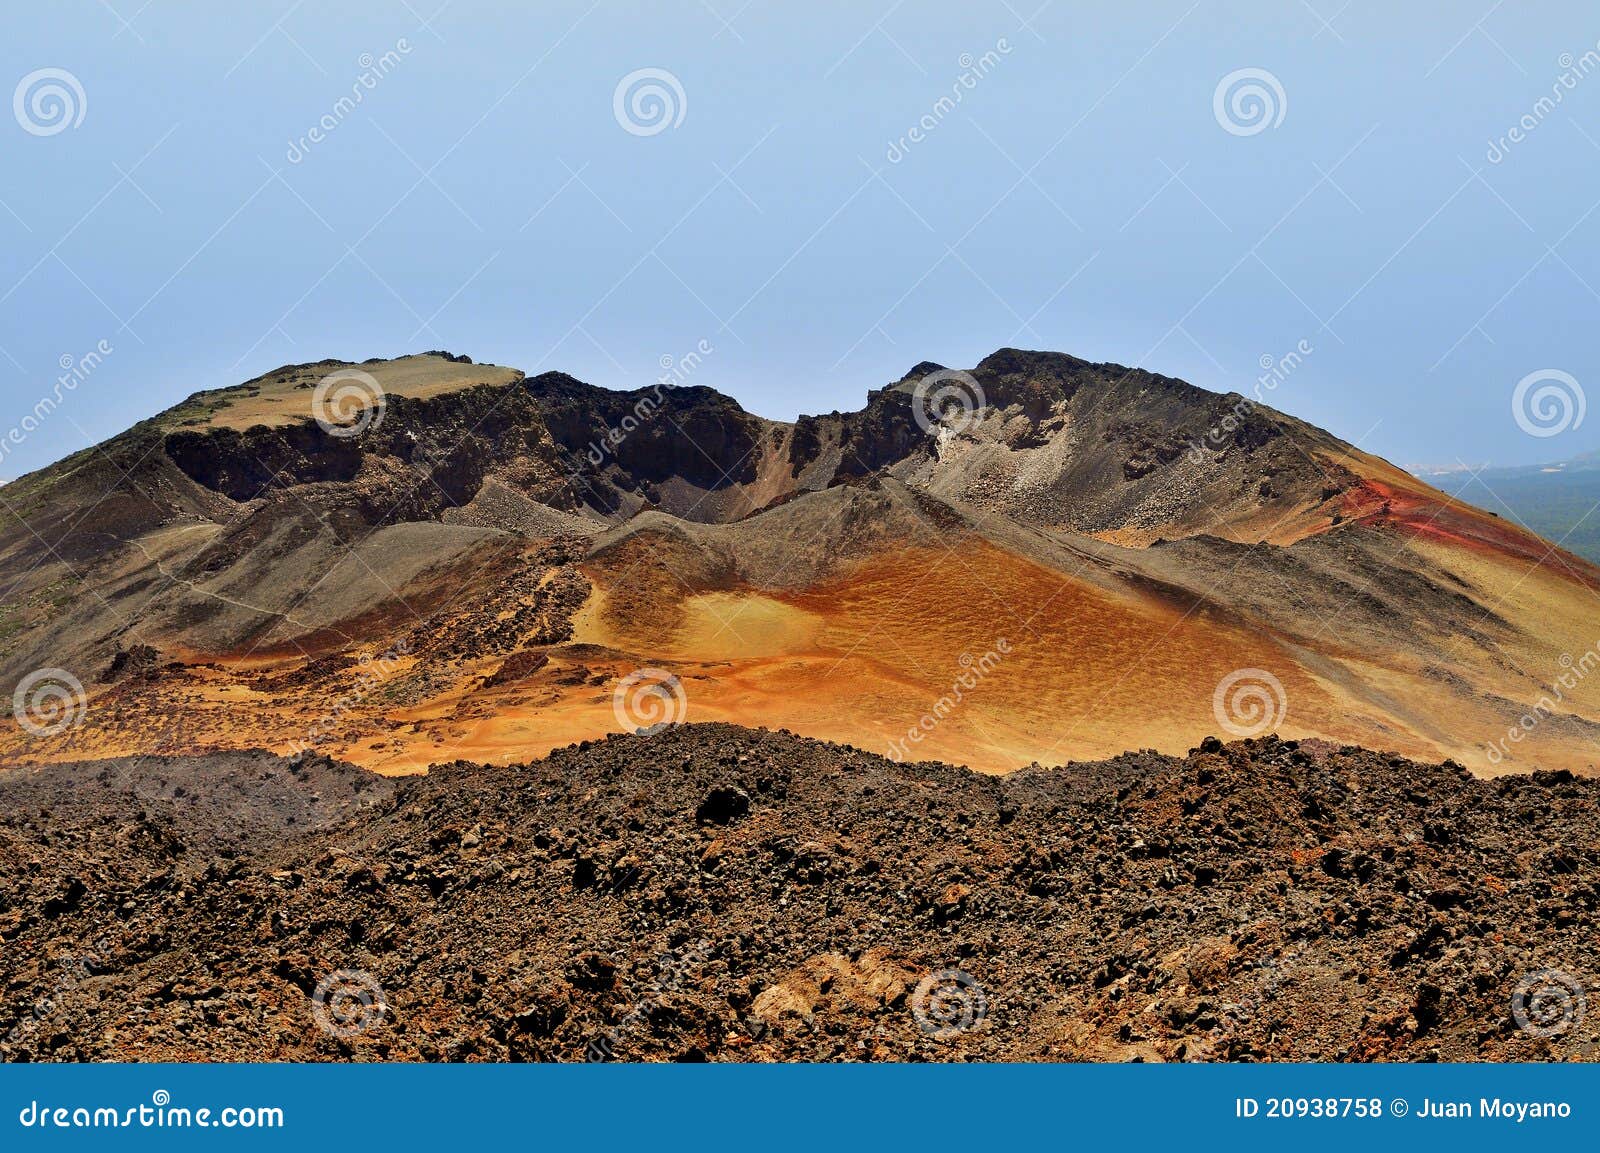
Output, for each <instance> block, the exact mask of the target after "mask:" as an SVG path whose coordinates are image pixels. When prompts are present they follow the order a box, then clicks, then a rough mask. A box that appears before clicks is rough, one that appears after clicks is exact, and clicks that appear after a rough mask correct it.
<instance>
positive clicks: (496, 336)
mask: <svg viewBox="0 0 1600 1153" xmlns="http://www.w3.org/2000/svg"><path fill="white" fill-rule="evenodd" d="M435 7H436V5H434V4H431V3H430V4H429V5H427V6H426V8H427V9H428V10H426V11H425V10H423V8H422V7H420V6H416V5H411V4H408V3H401V2H399V0H394V2H392V3H391V2H383V3H362V4H354V5H348V6H341V10H340V11H337V12H330V11H312V10H310V9H308V8H306V7H304V6H302V4H300V3H295V2H293V0H282V2H279V3H271V4H264V5H253V6H248V7H246V8H242V9H237V10H230V11H226V12H223V11H216V10H212V9H211V8H210V7H209V6H207V5H203V4H200V3H196V2H192V0H153V2H152V3H150V4H147V5H145V6H144V7H143V8H138V7H137V6H136V5H131V4H130V5H117V6H115V7H111V6H107V5H102V4H100V3H99V2H98V0H83V2H81V3H70V4H66V5H61V6H58V7H56V8H53V9H51V10H50V11H45V10H28V11H24V12H18V13H15V14H13V15H12V18H11V25H12V29H13V34H12V36H11V37H10V38H9V40H8V43H7V44H6V45H5V46H4V47H3V48H0V60H3V62H4V65H5V67H4V69H3V71H0V79H3V80H4V81H5V82H6V83H7V84H8V85H11V86H13V89H14V100H13V113H14V115H13V116H12V117H11V118H9V119H7V120H6V121H5V122H4V124H3V127H0V132H3V133H4V136H5V145H6V148H7V150H8V153H9V155H10V157H11V159H12V163H10V164H8V165H7V166H6V169H5V171H4V172H3V173H0V236H3V237H4V248H3V250H0V261H3V265H0V279H3V281H4V285H3V287H0V293H3V296H0V437H3V436H4V435H5V430H7V429H11V428H13V427H15V426H16V425H17V424H18V422H19V420H21V419H22V417H23V416H24V415H25V414H28V413H30V412H32V411H34V409H35V407H36V405H37V403H38V402H39V400H40V398H41V397H43V396H46V395H48V394H50V392H51V391H52V389H54V388H55V387H57V386H56V380H57V377H58V376H60V375H61V374H62V373H63V371H64V369H63V367H62V366H63V365H67V364H69V363H70V364H72V365H78V364H81V363H82V362H83V359H84V357H85V356H86V354H88V353H90V352H91V351H92V350H94V349H96V348H97V347H98V346H100V343H101V342H105V345H106V346H108V347H109V348H110V349H111V350H112V351H111V352H109V353H108V354H106V355H104V356H102V357H100V358H99V359H100V363H99V364H97V365H96V366H95V367H94V370H93V372H92V373H90V374H87V375H86V376H85V377H84V378H83V379H82V380H81V381H75V382H74V386H73V387H72V388H71V389H70V391H69V395H68V396H67V397H66V399H65V401H64V402H63V403H61V404H60V406H59V408H57V409H55V410H54V411H53V412H52V413H51V414H50V416H49V419H48V421H47V422H45V423H44V424H43V425H42V426H41V427H40V428H38V429H37V430H36V431H32V432H30V433H29V434H28V435H26V436H25V437H23V438H22V439H21V442H20V443H13V444H11V445H9V446H8V448H9V450H8V452H7V453H6V455H5V456H4V458H3V459H0V478H5V479H11V478H15V477H16V476H19V475H21V474H23V473H26V472H29V471H32V470H34V469H37V468H39V467H42V466H44V465H47V464H49V463H51V462H53V461H55V460H57V459H60V458H61V457H63V456H65V455H67V454H68V453H70V452H72V451H75V450H77V449H79V448H81V447H84V446H85V445H87V444H90V443H95V442H98V441H101V440H103V439H105V438H106V437H108V436H111V435H114V434H115V433H117V432H118V431H120V430H122V429H124V428H126V427H127V426H129V425H131V424H132V423H134V422H135V421H137V420H139V419H141V418H143V417H146V416H149V415H151V414H153V413H155V412H157V411H159V410H161V409H164V408H167V407H170V406H171V405H172V404H174V403H176V402H178V401H179V400H181V399H182V398H183V397H185V396H187V395H189V394H191V393H193V392H196V391H199V390H202V389H210V388H219V387H223V386H226V385H230V384H236V383H239V382H241V381H244V380H246V379H249V378H251V377H254V376H256V375H258V374H260V373H262V372H265V371H268V370H270V369H272V368H274V367H277V366H279V365H282V364H285V363H299V362H306V361H312V360H317V359H320V358H323V357H328V356H337V357H342V358H350V359H356V360H360V359H365V358H367V357H372V356H383V357H392V356H397V355H403V354H406V353H410V352H415V351H420V350H423V349H428V348H443V349H449V350H450V351H453V352H457V353H464V354H466V355H469V356H472V357H473V358H474V359H476V360H483V361H491V362H494V363H498V364H505V365H510V366H514V367H517V368H521V369H524V370H525V371H527V372H528V373H530V375H531V374H535V373H538V372H541V371H546V370H551V369H557V370H560V371H564V372H568V373H570V374H572V375H573V376H575V377H578V378H579V379H582V380H586V381H589V382H591V383H595V384H600V385H605V386H607V387H617V388H631V387H639V386H640V385H643V384H646V383H648V382H649V381H651V380H653V379H654V378H655V377H656V375H657V374H658V373H659V371H660V370H659V363H660V361H661V358H663V357H675V356H681V355H682V354H683V353H684V352H686V351H687V350H689V349H691V348H694V347H696V346H697V344H698V342H700V341H707V342H709V343H710V344H711V345H712V346H713V347H714V350H715V351H714V353H713V354H712V355H709V356H707V357H706V358H705V360H704V363H703V365H702V366H701V367H700V368H699V369H698V370H697V372H696V375H695V377H694V379H693V380H692V383H696V384H707V385H711V386H713V387H716V388H718V389H719V390H720V391H722V392H724V393H727V394H728V395H730V396H733V397H734V398H735V399H737V400H738V401H739V402H740V403H741V404H742V405H743V406H744V407H745V408H747V409H748V410H750V411H752V412H756V413H759V414H761V415H763V416H769V417H773V418H777V419H792V418H793V417H794V416H795V415H797V414H799V413H801V412H827V411H831V410H835V409H851V408H856V407H859V405H860V404H861V402H862V399H863V398H864V396H865V393H866V391H867V390H868V389H869V388H877V387H881V386H882V385H883V384H886V383H888V382H890V381H893V380H895V379H898V378H899V377H900V375H901V374H902V373H904V372H905V371H906V369H907V368H909V367H910V366H911V365H913V364H916V363H917V362H919V361H922V360H933V361H938V362H940V363H943V364H948V365H952V366H970V365H972V364H974V363H976V362H977V361H978V360H980V359H981V358H982V357H983V356H985V355H987V354H988V353H990V352H992V351H994V350H995V349H997V348H1000V347H1007V346H1015V347H1024V348H1032V349H1047V350H1051V351H1059V352H1065V353H1069V354H1071V355H1074V356H1078V357H1082V358H1084V359H1087V360H1091V361H1097V362H1113V363H1119V364H1128V365H1136V366H1138V367H1142V368H1146V369H1148V370H1150V371H1152V372H1158V373H1162V374H1164V375H1168V376H1174V377H1178V378H1181V379H1184V380H1187V381H1190V382H1192V383H1194V384H1196V385H1199V386H1201V387H1204V388H1209V389H1213V390H1215V391H1219V392H1226V391H1230V390H1231V391H1238V392H1241V393H1244V394H1246V395H1249V394H1250V393H1251V391H1252V386H1253V385H1254V384H1255V382H1256V378H1257V377H1258V375H1259V374H1260V372H1261V369H1260V363H1261V362H1262V361H1263V360H1264V359H1266V358H1281V357H1282V356H1284V355H1285V354H1286V353H1288V352H1290V351H1292V350H1294V349H1295V348H1297V347H1299V346H1300V345H1301V343H1302V342H1304V343H1305V344H1306V345H1308V346H1310V347H1311V348H1312V349H1313V351H1312V352H1311V353H1309V354H1308V355H1306V356H1304V357H1303V358H1302V363H1301V364H1300V365H1299V366H1298V367H1297V368H1296V370H1295V372H1294V373H1293V374H1292V376H1290V377H1289V378H1288V379H1286V380H1284V381H1282V382H1280V383H1279V384H1278V385H1277V386H1276V387H1275V388H1274V389H1273V391H1272V392H1271V393H1270V395H1268V396H1267V397H1265V399H1266V400H1267V402H1268V403H1270V404H1271V405H1272V406H1273V407H1275V408H1279V409H1281V410H1283V411H1285V412H1288V413H1291V414H1293V415H1295V416H1297V417H1299V418H1301V419H1304V420H1307V421H1310V422H1312V423H1314V424H1317V425H1320V426H1322V427H1324V428H1326V429H1328V430H1329V431H1330V432H1333V433H1335V434H1336V435H1338V436H1341V437H1343V438H1345V439H1347V440H1349V441H1352V442H1354V443H1357V444H1359V445H1360V447H1362V448H1363V449H1364V450H1367V451H1370V452H1373V453H1375V454H1377V455H1380V456H1383V457H1386V458H1388V459H1390V460H1392V461H1394V462H1396V463H1399V464H1403V465H1407V466H1422V465H1428V466H1448V465H1450V464H1452V463H1453V462H1456V461H1462V462H1472V463H1474V464H1481V463H1484V462H1485V461H1488V462H1492V463H1494V464H1497V465H1518V464H1537V463H1544V462H1547V461H1553V460H1561V459H1567V458H1570V457H1572V456H1575V455H1577V454H1579V453H1581V452H1584V451H1592V450H1594V449H1596V448H1600V430H1597V424H1600V422H1589V421H1579V420H1578V419H1576V413H1574V414H1572V419H1569V420H1567V421H1566V422H1564V424H1563V426H1562V431H1560V432H1559V433H1558V434H1555V435H1548V436H1547V435H1532V434H1530V433H1529V432H1528V431H1526V430H1525V428H1524V427H1522V426H1521V425H1519V423H1518V422H1517V421H1516V420H1514V419H1513V415H1512V397H1513V393H1514V390H1515V389H1516V388H1517V386H1518V383H1519V382H1520V381H1524V380H1526V379H1528V378H1529V377H1530V376H1535V375H1537V374H1542V373H1550V372H1554V373H1561V374H1565V375H1566V377H1568V378H1570V379H1571V380H1573V381H1575V382H1577V383H1578V385H1579V387H1580V389H1581V387H1582V386H1583V385H1585V384H1587V383H1589V382H1591V380H1592V379H1593V378H1594V369H1595V366H1596V357H1595V353H1594V351H1593V349H1592V348H1591V347H1590V346H1589V344H1588V342H1586V341H1585V339H1584V338H1585V336H1586V324H1585V322H1586V321H1587V320H1588V319H1589V317H1590V316H1591V315H1592V313H1593V309H1594V306H1595V303H1596V301H1597V300H1600V293H1597V292H1596V290H1595V287H1594V286H1593V284H1594V278H1592V277H1591V276H1590V274H1589V272H1588V269H1591V268H1594V267H1600V262H1597V261H1596V259H1595V257H1596V255H1597V254H1600V253H1597V249H1600V213H1597V212H1596V209H1597V208H1600V202H1596V201H1595V199H1594V197H1593V195H1592V194H1591V191H1590V190H1589V188H1588V182H1587V180H1586V178H1587V177H1588V176H1589V175H1590V174H1591V173H1592V171H1593V169H1594V165H1595V162H1596V160H1597V159H1600V118H1597V117H1596V115H1595V112H1596V110H1597V109H1600V95H1597V94H1596V93H1595V92H1592V91H1591V89H1600V79H1597V78H1596V77H1595V75H1594V74H1593V71H1594V69H1592V68H1591V65H1590V63H1589V61H1591V60H1593V61H1595V62H1596V64H1597V65H1600V55H1597V54H1596V53H1597V51H1600V50H1597V38H1600V23H1596V22H1595V21H1594V19H1593V17H1592V15H1591V14H1590V13H1587V12H1586V11H1584V10H1583V9H1582V8H1580V7H1579V6H1578V5H1577V4H1574V3H1538V4H1533V5H1530V6H1528V7H1527V10H1525V11H1518V12H1515V13H1513V12H1510V11H1509V10H1507V9H1504V8H1499V7H1496V8H1491V9H1489V10H1488V11H1487V12H1479V11H1475V10H1474V11H1462V10H1460V9H1459V8H1458V7H1457V6H1454V5H1450V4H1446V3H1443V2H1429V3H1424V4H1418V5H1413V6H1409V10H1408V11H1406V12H1405V13H1400V14H1397V13H1394V12H1393V11H1391V10H1387V9H1386V8H1385V7H1384V6H1380V5H1377V4H1374V3H1369V2H1366V0H1357V2H1355V3H1351V4H1349V5H1347V6H1345V7H1344V8H1342V9H1339V8H1337V6H1336V5H1333V4H1331V3H1329V4H1320V3H1319V4H1316V5H1312V4H1299V5H1292V6H1287V7H1282V6H1275V5H1266V4H1261V3H1212V2H1210V0H1198V2H1196V0H1176V2H1173V3H1154V4H1150V5H1145V6H1141V8H1140V10H1138V11H1118V12H1116V13H1114V14H1111V13H1099V12H1096V13H1082V12H1079V11H1075V10H1074V9H1073V8H1072V7H1071V6H1069V5H1067V4H1064V3H1059V2H1057V3H1048V4H1045V5H1044V6H1043V7H1042V8H1038V9H1037V10H1035V9H1036V8H1037V6H1036V5H1033V4H1031V3H1030V4H1029V5H1027V6H1025V7H1023V6H1015V5H1012V4H1010V3H1008V2H1003V0H1002V2H995V3H988V4H962V5H956V4H951V3H939V4H932V5H926V6H922V7H919V8H918V9H916V10H913V9H911V8H910V7H905V6H901V5H900V4H893V3H891V2H890V0H885V2H884V3H883V5H882V7H881V9H880V8H878V7H874V8H871V9H866V10H863V9H859V8H857V7H855V6H851V5H843V4H835V5H827V4H825V5H823V8H822V9H820V10H819V9H818V7H817V6H815V5H810V6H807V7H806V8H805V9H804V10H796V11H784V10H780V11H766V10H759V9H757V8H754V7H747V8H740V7H739V6H738V5H737V4H734V3H731V2H730V3H727V4H720V3H718V4H700V3H695V4H685V5H675V6H661V5H641V4H636V3H613V2H610V0H607V2H604V3H599V2H596V0H574V2H570V3H569V2H559V3H555V4H552V5H548V6H544V7H542V9H541V10H540V12H538V13H537V14H533V15H530V14H528V13H525V12H523V11H521V10H520V9H519V8H517V7H516V6H513V5H507V4H504V3H474V2H471V0H456V2H454V3H447V4H445V5H444V7H443V8H442V9H439V10H438V11H437V12H433V11H432V9H434V8H435ZM530 21H533V22H535V23H533V24H532V25H530V23H529V22H530ZM530 26H531V27H533V28H536V29H537V32H536V34H530V33H529V31H528V29H529V27H530ZM47 70H58V71H60V72H65V73H66V74H68V75H69V76H70V78H71V81H72V83H71V84H66V83H65V82H64V81H61V80H60V79H59V77H58V76H57V74H56V73H55V72H48V71H47ZM651 70H653V71H651ZM41 72H44V73H45V74H44V75H43V76H42V77H40V76H39V75H38V74H40V73H41ZM641 72H643V73H644V74H643V75H636V74H639V73H641ZM663 74H664V75H663ZM30 77H32V78H35V79H34V81H33V83H32V85H27V84H24V81H25V80H27V79H28V78H30ZM628 77H635V80H634V82H633V83H632V84H631V85H629V84H625V83H624V81H625V79H626V78H628ZM1230 77H1231V78H1234V79H1233V82H1232V83H1231V84H1228V83H1225V81H1226V80H1228V79H1229V78H1230ZM1563 77H1566V78H1567V81H1568V82H1564V81H1563ZM51 84H55V85H57V87H58V91H59V92H61V93H64V94H65V97H66V99H67V101H68V103H69V105H70V106H71V107H70V108H69V114H68V116H67V118H66V122H65V123H60V122H57V121H52V120H51V119H50V118H49V113H50V111H51V109H50V108H49V107H48V106H41V107H35V106H32V105H30V104H28V102H27V101H28V98H29V97H30V96H31V95H32V94H34V93H35V92H37V90H38V89H39V87H40V86H41V85H45V86H49V85H51ZM641 90H643V93H644V95H643V97H642V100H643V102H642V103H637V104H636V103H633V102H632V101H631V99H630V98H631V97H633V96H636V95H640V93H641ZM651 90H653V92H654V96H655V97H659V98H660V100H661V101H662V102H664V105H663V104H652V103H651V102H650V96H651ZM1241 92H1242V96H1241V100H1242V103H1237V104H1235V103H1232V102H1230V99H1229V98H1230V97H1232V96H1236V95H1240V94H1241ZM1553 94H1558V95H1559V97H1560V98H1559V100H1557V99H1556V97H1555V95H1553ZM1254 98H1259V99H1260V101H1264V104H1265V112H1264V115H1262V114H1261V113H1262V107H1261V105H1260V104H1259V103H1252V100H1253V99H1254ZM663 106H664V107H665V110H666V114H665V117H664V119H663V118H657V119H652V116H653V115H655V114H656V113H659V112H660V111H661V108H662V107H663ZM1530 125H1531V126H1530ZM1513 129H1515V132H1513ZM1513 136H1515V137H1519V138H1517V139H1513ZM1539 431H1540V432H1542V433H1543V432H1549V431H1550V430H1549V429H1548V428H1542V429H1540V430H1539Z"/></svg>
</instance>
